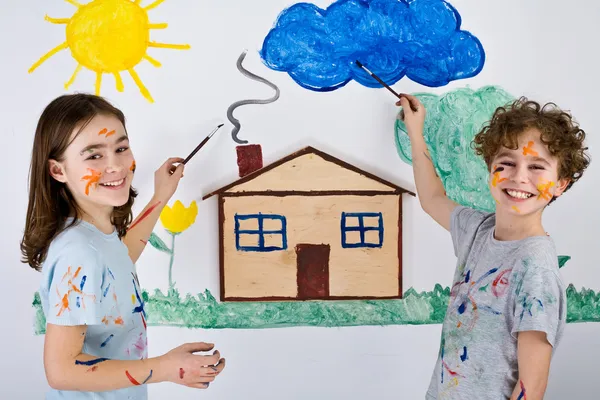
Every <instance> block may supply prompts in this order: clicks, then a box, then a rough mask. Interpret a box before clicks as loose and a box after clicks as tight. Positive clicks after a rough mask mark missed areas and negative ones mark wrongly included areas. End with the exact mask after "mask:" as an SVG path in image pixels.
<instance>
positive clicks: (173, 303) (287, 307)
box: [33, 284, 600, 335]
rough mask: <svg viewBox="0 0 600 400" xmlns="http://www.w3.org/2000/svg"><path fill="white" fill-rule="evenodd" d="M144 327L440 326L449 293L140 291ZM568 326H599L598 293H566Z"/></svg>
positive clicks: (39, 319) (41, 325) (41, 322)
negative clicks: (387, 296) (287, 295)
mask: <svg viewBox="0 0 600 400" xmlns="http://www.w3.org/2000/svg"><path fill="white" fill-rule="evenodd" d="M142 297H143V299H144V302H145V309H146V314H147V316H148V318H147V323H148V325H151V326H175V327H183V328H204V329H225V328H232V329H262V328H284V327H293V326H317V327H344V326H361V325H381V326H383V325H423V324H440V323H442V322H443V320H444V317H445V315H446V308H447V305H448V301H449V298H450V288H448V287H446V288H442V286H441V285H439V284H436V285H435V288H434V289H433V290H432V291H431V292H421V293H417V292H416V291H415V290H414V289H412V288H411V289H408V291H406V293H405V294H404V298H403V299H399V300H344V301H287V302H285V301H280V302H227V303H220V302H218V301H217V300H216V299H215V298H214V297H213V295H212V294H211V293H210V291H208V290H205V292H204V294H199V295H198V296H197V297H195V296H191V295H189V294H188V295H186V296H185V298H183V299H182V298H181V297H180V296H179V293H178V292H177V290H176V289H174V290H171V291H170V293H169V295H164V294H163V293H162V292H161V291H160V290H158V289H156V290H155V292H154V295H149V294H148V292H146V291H143V292H142ZM33 307H34V308H35V310H36V322H35V333H36V334H38V335H39V334H44V333H45V331H46V321H45V319H44V314H43V312H42V307H41V302H40V298H39V295H38V294H37V293H36V294H35V296H34V301H33ZM567 310H568V316H567V322H570V323H573V322H600V292H599V293H598V294H596V293H595V292H594V291H593V290H587V289H585V288H584V289H582V290H581V292H578V291H577V290H576V289H575V288H574V287H573V285H569V287H568V289H567Z"/></svg>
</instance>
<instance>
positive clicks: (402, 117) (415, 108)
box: [355, 60, 417, 119]
mask: <svg viewBox="0 0 600 400" xmlns="http://www.w3.org/2000/svg"><path fill="white" fill-rule="evenodd" d="M355 63H356V65H358V66H359V67H360V68H362V69H364V70H365V71H366V72H367V73H368V74H369V75H371V76H372V77H373V78H374V79H375V80H377V82H379V83H381V84H382V85H383V87H384V88H386V89H387V90H389V91H390V92H392V93H393V94H394V96H396V97H397V98H398V99H402V95H401V94H398V93H396V91H395V90H394V89H392V88H391V87H390V85H388V84H387V83H385V82H384V81H382V80H381V78H379V77H378V76H377V75H375V74H374V73H373V72H371V71H370V70H369V69H368V68H367V67H365V66H364V65H363V64H362V63H361V62H360V61H358V60H356V61H355ZM406 100H408V98H407V99H406ZM408 104H410V108H411V109H412V110H413V111H415V112H416V111H417V107H415V106H414V105H413V104H412V102H411V101H410V100H408ZM403 111H404V110H402V111H400V116H401V119H404V112H403Z"/></svg>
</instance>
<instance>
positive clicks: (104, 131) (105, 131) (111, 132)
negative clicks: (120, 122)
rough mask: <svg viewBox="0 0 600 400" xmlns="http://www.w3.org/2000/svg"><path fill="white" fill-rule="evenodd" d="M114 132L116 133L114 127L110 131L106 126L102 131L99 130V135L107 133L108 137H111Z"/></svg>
mask: <svg viewBox="0 0 600 400" xmlns="http://www.w3.org/2000/svg"><path fill="white" fill-rule="evenodd" d="M114 134H115V130H114V129H113V130H112V131H110V132H109V131H108V129H106V128H104V129H102V130H101V131H100V132H98V135H106V137H109V136H110V135H114Z"/></svg>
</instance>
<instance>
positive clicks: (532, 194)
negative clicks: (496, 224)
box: [490, 129, 569, 215]
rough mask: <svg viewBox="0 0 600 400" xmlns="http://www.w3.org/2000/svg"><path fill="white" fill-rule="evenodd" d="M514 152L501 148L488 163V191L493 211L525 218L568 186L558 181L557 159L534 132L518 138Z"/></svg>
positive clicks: (536, 131)
mask: <svg viewBox="0 0 600 400" xmlns="http://www.w3.org/2000/svg"><path fill="white" fill-rule="evenodd" d="M518 141H519V146H518V148H517V150H511V149H508V148H506V147H502V148H501V150H500V151H499V153H498V154H497V155H496V156H495V157H494V159H493V160H492V165H491V171H490V191H491V192H492V196H493V197H494V199H495V200H496V211H497V212H498V211H502V212H507V213H509V214H514V215H529V214H533V213H536V212H538V211H541V210H542V209H543V208H544V207H545V206H546V205H547V204H548V203H549V202H550V200H552V198H553V197H554V196H560V195H561V194H562V193H563V191H564V190H565V188H566V186H567V184H568V183H569V182H568V180H566V179H561V180H560V181H559V180H558V159H557V158H556V157H553V156H552V155H550V153H549V152H548V148H547V146H546V145H545V144H544V143H542V141H541V140H540V132H539V131H538V130H537V129H528V130H526V131H524V132H523V133H521V135H519V138H518Z"/></svg>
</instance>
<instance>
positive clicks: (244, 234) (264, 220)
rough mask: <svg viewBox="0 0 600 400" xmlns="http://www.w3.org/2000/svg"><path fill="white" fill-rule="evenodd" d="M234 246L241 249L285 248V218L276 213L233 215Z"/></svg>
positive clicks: (264, 250)
mask: <svg viewBox="0 0 600 400" xmlns="http://www.w3.org/2000/svg"><path fill="white" fill-rule="evenodd" d="M235 247H236V248H237V249H238V250H241V251H259V252H267V251H276V250H285V249H287V233H286V220H285V217H284V216H282V215H276V214H261V213H258V214H247V215H238V214H236V215H235Z"/></svg>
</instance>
